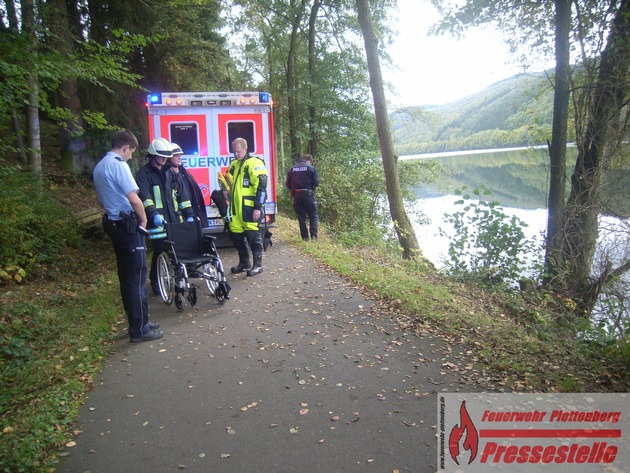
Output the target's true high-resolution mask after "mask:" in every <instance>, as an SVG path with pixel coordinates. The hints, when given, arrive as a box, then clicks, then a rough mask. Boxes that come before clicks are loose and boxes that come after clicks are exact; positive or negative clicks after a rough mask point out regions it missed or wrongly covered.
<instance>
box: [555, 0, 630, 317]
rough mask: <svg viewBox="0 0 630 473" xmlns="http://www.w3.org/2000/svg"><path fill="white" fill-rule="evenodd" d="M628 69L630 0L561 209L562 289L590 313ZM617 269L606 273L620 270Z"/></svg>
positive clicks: (618, 21)
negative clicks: (603, 203) (607, 174)
mask: <svg viewBox="0 0 630 473" xmlns="http://www.w3.org/2000/svg"><path fill="white" fill-rule="evenodd" d="M629 68H630V0H622V1H621V4H620V7H619V9H618V10H617V13H616V16H615V20H614V21H613V27H612V29H611V32H610V35H609V37H608V40H607V43H606V48H605V49H604V51H603V53H602V56H601V63H600V66H599V71H598V74H597V79H596V81H595V84H594V86H593V90H592V92H591V93H590V96H589V97H590V100H589V102H588V107H589V108H588V117H587V121H586V126H585V128H584V130H585V131H584V136H583V137H581V136H578V140H576V144H577V147H578V157H577V160H576V164H575V170H574V172H573V175H572V177H571V194H570V196H569V200H568V202H567V206H566V209H565V216H564V220H565V225H564V235H563V247H562V253H561V256H562V258H563V261H562V263H563V265H562V267H563V269H565V272H563V276H564V277H563V278H562V283H563V285H564V288H566V289H567V290H568V291H569V294H571V295H572V296H573V297H574V298H575V299H576V302H577V304H578V309H579V310H580V311H581V313H582V315H585V316H588V315H589V314H590V310H592V308H593V306H594V301H595V300H596V299H597V296H598V295H599V292H600V290H601V287H600V289H598V290H594V288H596V287H597V286H598V285H599V283H598V281H601V280H602V275H600V276H596V277H595V279H594V280H593V279H591V277H590V276H591V268H592V266H593V257H594V254H595V248H596V243H597V236H598V216H599V211H600V206H599V194H600V190H601V185H602V175H603V173H604V171H605V170H606V169H607V167H608V165H609V163H610V160H611V147H610V146H607V144H609V143H611V142H612V141H613V138H614V137H615V136H616V134H617V133H618V132H619V116H620V115H619V114H620V112H621V110H622V108H623V106H624V105H625V101H624V99H625V96H626V92H627V90H628V69H629ZM618 269H619V268H617V269H608V270H606V271H605V272H607V273H611V274H618Z"/></svg>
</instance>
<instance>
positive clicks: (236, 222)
mask: <svg viewBox="0 0 630 473" xmlns="http://www.w3.org/2000/svg"><path fill="white" fill-rule="evenodd" d="M232 152H233V153H234V157H235V158H236V159H235V160H234V161H232V164H231V165H230V168H229V169H228V173H229V174H231V175H232V180H233V182H232V187H231V189H230V195H229V201H230V211H231V215H232V218H231V220H230V223H229V230H230V237H231V239H232V242H233V243H234V247H235V248H236V250H237V251H238V261H239V262H238V266H234V267H232V268H231V271H232V272H233V273H241V272H243V271H245V270H247V275H248V276H256V275H257V274H260V273H262V270H263V269H262V254H263V237H262V234H261V233H260V227H259V225H260V223H261V221H262V220H263V219H264V218H265V212H264V203H265V200H266V198H267V179H268V174H267V168H266V167H265V163H264V162H263V161H262V160H261V159H259V158H257V157H255V156H250V155H249V153H248V152H247V141H246V140H245V139H244V138H236V139H235V140H234V141H233V142H232ZM248 244H249V247H250V248H251V249H252V256H253V258H254V265H253V266H252V267H251V268H250V267H249V250H248V249H247V245H248ZM248 268H249V269H248Z"/></svg>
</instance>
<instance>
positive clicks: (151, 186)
mask: <svg viewBox="0 0 630 473" xmlns="http://www.w3.org/2000/svg"><path fill="white" fill-rule="evenodd" d="M172 156H173V151H172V146H171V144H170V143H169V142H168V141H167V140H165V139H164V138H156V139H155V140H153V141H152V142H151V144H150V145H149V148H148V149H147V157H146V159H147V163H146V164H145V165H144V166H142V167H141V168H140V170H139V171H138V173H137V174H136V181H137V183H138V187H139V188H140V199H141V200H142V203H143V205H144V209H145V211H146V214H147V222H148V223H147V225H148V228H157V227H161V226H163V225H164V224H165V223H167V222H168V223H177V222H183V221H184V219H186V221H187V222H188V221H192V220H193V219H194V213H193V209H192V204H191V203H190V198H189V197H188V193H187V192H186V190H185V189H184V187H183V185H182V183H181V181H179V182H174V181H173V180H172V179H167V175H166V173H165V172H164V171H163V170H162V167H163V166H164V164H165V163H166V160H167V159H168V158H170V157H172ZM151 242H152V246H153V257H152V258H151V270H150V271H149V279H150V280H151V288H152V289H153V294H155V295H159V294H160V286H159V284H158V278H157V259H158V256H159V255H160V253H162V251H164V241H163V239H162V238H158V239H152V240H151Z"/></svg>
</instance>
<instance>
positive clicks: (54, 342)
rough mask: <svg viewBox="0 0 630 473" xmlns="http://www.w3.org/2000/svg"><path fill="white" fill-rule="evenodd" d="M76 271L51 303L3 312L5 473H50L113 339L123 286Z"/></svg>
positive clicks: (0, 417) (1, 448)
mask: <svg viewBox="0 0 630 473" xmlns="http://www.w3.org/2000/svg"><path fill="white" fill-rule="evenodd" d="M89 251H93V252H94V251H99V249H97V248H91V249H87V248H86V250H85V254H83V258H84V259H85V260H89V259H90V258H89V256H88V252H89ZM69 263H70V264H69V265H67V267H68V268H69V267H70V266H73V267H74V268H73V271H74V273H70V272H66V273H65V276H64V277H63V278H62V279H61V280H60V281H59V284H58V285H57V286H56V287H55V288H51V289H49V290H48V291H47V294H46V295H41V296H40V297H38V298H37V299H34V300H30V301H27V300H25V298H24V297H23V298H22V300H18V301H16V302H11V303H8V304H5V305H4V306H3V307H2V308H1V309H0V318H1V320H2V323H1V324H0V413H1V414H0V422H1V425H2V430H3V433H2V442H0V471H2V472H11V473H45V472H49V471H51V468H52V467H54V465H55V464H56V462H57V459H56V456H55V454H54V453H53V451H54V450H55V449H58V448H59V447H60V446H62V445H64V444H65V443H66V442H67V441H68V440H69V439H70V438H71V436H72V433H71V432H70V427H71V425H72V423H73V422H74V420H75V419H76V415H77V412H78V407H79V405H80V401H81V399H82V396H83V395H84V393H85V391H86V390H87V389H89V387H90V386H91V384H92V379H93V377H94V376H96V374H97V373H98V371H99V366H100V364H101V362H102V360H103V359H104V356H105V354H106V349H107V345H106V344H105V343H104V342H106V341H109V340H110V339H111V337H112V330H111V326H112V324H113V323H114V319H115V317H116V310H115V307H114V304H113V303H112V301H115V300H117V299H116V297H117V295H116V292H117V286H116V285H115V284H108V281H106V280H100V281H99V280H97V275H96V272H94V271H93V269H94V266H93V265H89V266H87V267H86V268H83V269H85V270H86V271H92V273H93V274H85V272H82V271H81V269H82V268H77V267H76V264H74V263H73V262H69ZM98 274H103V273H102V272H98Z"/></svg>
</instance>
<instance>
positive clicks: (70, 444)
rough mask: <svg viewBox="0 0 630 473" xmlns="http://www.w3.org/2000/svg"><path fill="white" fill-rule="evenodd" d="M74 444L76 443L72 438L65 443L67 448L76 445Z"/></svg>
mask: <svg viewBox="0 0 630 473" xmlns="http://www.w3.org/2000/svg"><path fill="white" fill-rule="evenodd" d="M76 444H77V443H76V442H75V441H74V440H72V441H70V442H68V443H67V444H66V447H68V448H70V447H74V446H76Z"/></svg>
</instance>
